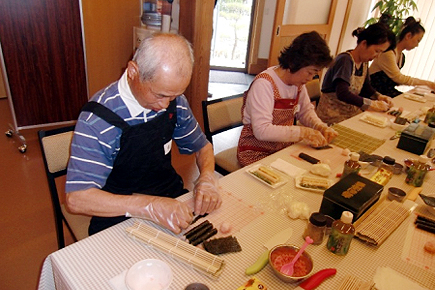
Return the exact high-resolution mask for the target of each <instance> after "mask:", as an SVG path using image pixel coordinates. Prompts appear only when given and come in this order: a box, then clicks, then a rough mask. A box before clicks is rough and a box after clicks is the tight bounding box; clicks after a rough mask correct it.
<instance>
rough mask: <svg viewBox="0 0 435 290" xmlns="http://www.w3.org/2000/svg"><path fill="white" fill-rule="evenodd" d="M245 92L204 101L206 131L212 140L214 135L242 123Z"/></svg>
mask: <svg viewBox="0 0 435 290" xmlns="http://www.w3.org/2000/svg"><path fill="white" fill-rule="evenodd" d="M242 105H243V93H241V94H237V95H233V96H229V97H225V98H221V99H216V100H210V101H207V100H204V101H202V113H203V119H204V133H205V135H206V136H207V139H208V140H209V141H210V142H212V137H213V135H216V134H218V133H221V132H224V131H226V130H229V129H232V128H236V127H239V126H241V125H243V123H242Z"/></svg>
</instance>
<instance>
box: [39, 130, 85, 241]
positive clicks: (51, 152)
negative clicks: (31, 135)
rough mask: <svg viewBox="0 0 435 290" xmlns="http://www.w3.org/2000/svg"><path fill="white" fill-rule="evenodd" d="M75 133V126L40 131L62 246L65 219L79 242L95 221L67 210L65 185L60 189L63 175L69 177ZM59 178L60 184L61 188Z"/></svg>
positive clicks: (58, 235)
mask: <svg viewBox="0 0 435 290" xmlns="http://www.w3.org/2000/svg"><path fill="white" fill-rule="evenodd" d="M73 133H74V126H69V127H63V128H58V129H53V130H47V131H44V130H40V131H38V137H39V144H40V146H41V151H42V158H43V160H44V167H45V173H46V175H47V181H48V187H49V189H50V194H51V201H52V203H53V209H54V218H55V225H56V234H57V243H58V247H59V249H61V248H63V247H65V237H64V231H63V222H65V224H66V226H67V228H68V229H69V230H70V232H71V233H72V235H73V237H74V239H75V240H76V241H77V240H81V239H84V238H86V237H87V236H88V227H89V222H90V220H91V217H89V216H84V215H75V214H71V213H69V212H67V211H66V208H65V205H64V203H63V202H61V200H62V201H63V200H64V198H63V196H61V197H60V196H59V192H61V194H62V195H63V194H64V192H63V191H64V189H63V187H62V191H61V190H60V182H59V181H60V180H63V182H62V184H63V185H64V184H65V181H64V180H65V179H64V178H61V177H65V176H66V171H67V165H68V160H69V156H70V145H71V140H72V136H73ZM56 181H57V182H58V183H59V190H58V186H57V183H56Z"/></svg>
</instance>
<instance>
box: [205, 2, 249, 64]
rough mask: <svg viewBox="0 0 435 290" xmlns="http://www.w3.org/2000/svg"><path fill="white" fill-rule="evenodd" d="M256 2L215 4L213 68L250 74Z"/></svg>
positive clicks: (211, 62)
mask: <svg viewBox="0 0 435 290" xmlns="http://www.w3.org/2000/svg"><path fill="white" fill-rule="evenodd" d="M254 2H255V0H216V4H215V8H214V14H213V36H212V42H211V52H210V68H211V69H213V70H225V71H237V72H246V71H247V59H248V51H249V42H250V34H251V27H252V15H253V13H252V12H253V7H254V4H255V3H254Z"/></svg>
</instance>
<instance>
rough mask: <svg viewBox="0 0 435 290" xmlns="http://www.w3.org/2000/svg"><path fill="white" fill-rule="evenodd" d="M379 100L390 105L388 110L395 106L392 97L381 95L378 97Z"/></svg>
mask: <svg viewBox="0 0 435 290" xmlns="http://www.w3.org/2000/svg"><path fill="white" fill-rule="evenodd" d="M378 100H379V101H384V102H385V103H387V104H388V109H389V108H391V107H393V106H394V104H393V99H392V98H391V97H389V96H386V95H380V96H379V97H378Z"/></svg>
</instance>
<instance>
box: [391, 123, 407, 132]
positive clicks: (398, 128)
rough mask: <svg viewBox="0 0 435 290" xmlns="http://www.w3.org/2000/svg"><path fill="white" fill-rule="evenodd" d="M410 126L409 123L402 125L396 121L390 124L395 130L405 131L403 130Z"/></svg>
mask: <svg viewBox="0 0 435 290" xmlns="http://www.w3.org/2000/svg"><path fill="white" fill-rule="evenodd" d="M408 126H409V124H404V125H401V124H397V123H394V122H391V124H390V127H391V128H392V129H393V130H395V131H403V130H405V128H406V127H408Z"/></svg>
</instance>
